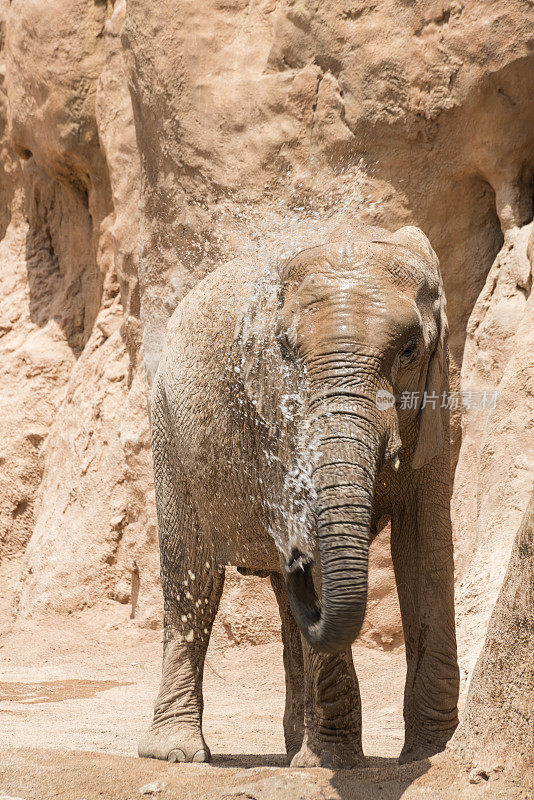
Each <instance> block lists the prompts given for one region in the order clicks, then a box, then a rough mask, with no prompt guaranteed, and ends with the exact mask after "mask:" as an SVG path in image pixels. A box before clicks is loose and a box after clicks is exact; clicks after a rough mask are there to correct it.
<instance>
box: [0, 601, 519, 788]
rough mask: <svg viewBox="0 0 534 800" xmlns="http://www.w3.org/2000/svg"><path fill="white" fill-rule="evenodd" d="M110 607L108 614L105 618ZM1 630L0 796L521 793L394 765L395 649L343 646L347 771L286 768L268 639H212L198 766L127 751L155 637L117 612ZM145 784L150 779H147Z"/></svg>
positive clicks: (428, 764) (146, 699)
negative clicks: (349, 743)
mask: <svg viewBox="0 0 534 800" xmlns="http://www.w3.org/2000/svg"><path fill="white" fill-rule="evenodd" d="M111 613H113V612H111V611H110V614H111ZM104 618H105V619H106V621H105V623H104V624H102V615H100V617H99V618H97V617H95V616H91V615H87V614H86V615H85V617H83V618H77V619H75V618H71V619H68V620H61V621H59V622H58V623H57V624H53V623H50V622H48V623H46V624H44V623H42V624H37V623H36V622H28V623H26V624H25V626H24V627H22V628H21V627H20V626H17V629H16V630H15V629H10V628H9V626H7V627H5V629H4V631H3V633H2V636H1V638H0V659H1V667H0V800H4V797H9V798H23V800H48V799H49V798H50V799H51V798H61V800H63V799H64V800H93V799H94V800H96V799H97V798H98V800H102V799H103V798H104V800H127V799H130V800H131V799H133V798H140V797H142V796H143V795H142V794H141V789H142V787H143V786H146V785H147V784H156V785H154V786H152V787H151V788H152V789H153V790H159V791H154V792H153V793H152V794H146V795H145V796H146V797H151V796H152V797H157V798H161V800H171V798H191V799H192V800H195V799H196V798H199V799H200V798H202V799H203V800H204V798H205V799H206V800H208V799H210V798H214V800H215V798H216V799H217V800H222V798H230V797H236V798H250V799H251V800H253V799H254V798H256V799H257V800H268V799H269V798H271V797H272V798H275V797H276V798H291V799H292V798H295V800H300V798H320V800H341V799H345V798H346V800H350V799H351V798H354V800H356V798H362V800H366V799H367V798H384V800H393V799H395V800H396V799H397V798H412V797H413V798H432V800H434V799H435V798H437V800H440V798H443V800H448V798H451V800H452V798H460V800H464V798H465V800H469V798H471V797H476V798H503V800H504V799H505V798H506V800H511V798H516V797H517V798H527V797H531V796H532V795H530V794H528V792H527V790H526V789H522V788H521V787H520V786H519V785H516V784H514V782H513V780H512V776H505V775H502V774H495V775H493V776H491V778H490V780H489V781H483V782H482V783H481V784H470V783H469V781H468V779H467V772H466V771H465V769H461V768H460V767H459V765H458V764H456V763H455V762H454V761H453V760H452V757H451V756H450V755H448V754H445V755H441V756H437V757H435V758H433V759H432V760H430V761H422V762H418V763H417V764H414V765H409V766H406V767H402V768H400V767H398V766H397V764H396V761H395V758H396V756H397V755H398V753H399V751H400V749H401V746H402V735H403V726H402V710H401V703H402V689H403V681H404V654H403V652H402V651H401V652H389V653H384V652H381V651H377V650H370V649H367V648H364V647H362V646H356V647H355V648H354V659H355V664H356V670H357V673H358V676H359V679H360V685H361V693H362V704H363V718H364V750H365V753H366V755H367V756H368V757H369V768H368V769H366V770H360V771H337V772H333V771H331V770H324V769H319V770H290V769H288V768H286V767H285V758H284V746H283V735H282V722H281V720H282V714H283V704H284V676H283V666H282V653H281V646H280V645H278V644H268V645H262V646H255V647H248V648H238V647H233V648H228V647H223V646H222V645H221V643H220V642H219V643H217V641H215V642H214V645H213V646H212V647H211V648H210V651H209V654H208V659H207V663H206V672H205V725H204V731H205V736H206V739H207V741H208V743H209V745H210V747H211V750H212V753H213V755H214V758H213V762H212V764H211V765H201V764H190V765H175V764H174V765H171V764H166V763H163V762H155V761H152V760H145V759H138V758H137V757H136V755H135V754H136V742H137V738H138V736H139V734H140V733H141V732H142V731H143V730H144V728H145V727H146V726H147V725H148V723H149V721H150V718H151V712H152V704H153V701H154V697H155V694H156V691H157V686H158V680H159V674H160V657H161V634H160V632H158V631H150V630H141V629H139V628H138V627H137V625H136V624H135V622H131V621H129V620H127V619H124V618H121V619H118V620H117V619H111V620H109V618H106V617H104ZM149 788H150V787H149Z"/></svg>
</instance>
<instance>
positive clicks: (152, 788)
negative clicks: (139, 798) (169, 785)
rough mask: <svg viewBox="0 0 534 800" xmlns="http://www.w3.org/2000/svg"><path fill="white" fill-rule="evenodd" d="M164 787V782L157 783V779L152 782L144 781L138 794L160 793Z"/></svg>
mask: <svg viewBox="0 0 534 800" xmlns="http://www.w3.org/2000/svg"><path fill="white" fill-rule="evenodd" d="M164 787H165V784H164V783H158V782H157V781H154V783H146V784H145V785H144V786H141V788H140V789H139V792H140V794H160V792H162V791H163V789H164Z"/></svg>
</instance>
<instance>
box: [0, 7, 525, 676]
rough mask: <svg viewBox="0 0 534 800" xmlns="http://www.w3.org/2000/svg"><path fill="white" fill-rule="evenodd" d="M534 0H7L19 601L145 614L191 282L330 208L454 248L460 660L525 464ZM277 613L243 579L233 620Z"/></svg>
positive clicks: (5, 405)
mask: <svg viewBox="0 0 534 800" xmlns="http://www.w3.org/2000/svg"><path fill="white" fill-rule="evenodd" d="M533 16H534V14H533V11H532V8H531V6H530V4H529V3H528V2H526V0H525V2H522V1H521V0H519V1H516V2H510V0H494V2H491V3H490V2H480V0H461V2H458V1H457V0H451V1H450V2H449V0H433V1H432V2H430V3H429V2H422V1H421V2H419V1H418V0H415V1H414V2H407V0H385V2H383V3H380V4H377V3H374V2H372V1H371V0H326V2H319V0H250V1H249V2H247V1H246V0H210V2H206V3H200V2H199V3H190V2H184V0H157V1H156V0H128V2H127V3H125V2H124V0H116V2H112V1H111V0H108V2H106V1H105V0H99V2H96V0H95V2H89V1H88V0H47V2H44V0H40V1H39V2H35V0H12V2H11V3H9V2H8V1H7V0H1V2H0V20H1V44H2V56H1V58H2V71H1V77H2V84H1V95H0V97H1V108H0V111H1V113H2V118H1V123H0V147H1V153H2V157H1V170H2V172H1V178H2V183H1V191H0V233H1V234H2V237H3V238H2V240H1V242H0V252H1V253H2V255H3V259H4V261H3V263H4V269H3V271H2V275H1V277H0V281H1V284H2V300H1V305H0V334H1V338H0V349H1V353H2V360H1V364H2V370H3V378H4V380H3V381H2V387H1V389H0V405H1V406H2V412H3V419H5V420H6V423H5V428H4V437H3V442H2V452H1V454H0V455H1V458H2V459H3V461H2V476H1V481H0V500H1V503H2V506H1V510H0V518H1V524H2V530H1V533H0V548H1V555H2V558H3V561H2V566H1V567H0V570H1V571H2V575H3V576H4V577H5V586H6V587H7V588H6V590H5V594H6V600H7V601H9V600H10V598H11V596H12V595H14V597H15V601H14V608H15V611H16V614H17V615H18V616H19V618H24V617H26V616H30V615H38V614H42V613H62V614H64V613H72V612H75V611H79V610H81V609H83V608H84V607H87V606H92V605H99V604H100V605H102V606H103V607H106V608H108V610H109V613H110V614H111V613H113V611H112V610H113V609H114V608H116V604H129V606H130V610H129V612H128V613H129V614H131V615H132V616H133V617H134V618H135V619H137V620H138V622H139V623H140V624H142V625H155V624H157V620H158V618H159V609H160V597H159V588H158V579H157V573H158V554H157V535H156V525H155V514H154V503H153V489H152V485H151V468H150V454H149V426H148V419H147V413H146V402H145V377H146V381H147V383H148V386H150V384H151V380H152V377H153V375H154V372H155V369H156V366H157V363H158V359H159V355H160V353H161V347H162V338H163V332H164V329H165V324H166V321H167V319H168V318H169V316H170V314H171V313H172V311H173V309H174V308H175V306H176V304H177V303H178V301H179V300H180V298H181V297H183V295H184V294H185V292H186V291H187V290H188V289H189V288H190V287H191V286H192V285H194V283H195V282H196V281H198V280H199V278H200V277H202V276H203V275H204V274H206V273H207V272H209V271H210V270H211V269H213V268H214V267H215V266H216V265H217V264H219V263H221V262H222V261H224V260H227V259H229V258H232V257H233V256H235V255H236V254H238V253H239V254H243V253H249V254H250V257H251V258H253V259H255V260H257V262H258V264H261V263H263V262H264V260H265V259H267V258H268V257H269V256H270V254H272V253H273V252H276V253H280V252H282V253H286V254H290V253H292V252H295V251H296V250H297V249H298V248H300V247H302V246H304V245H306V244H310V243H314V242H318V241H320V240H321V239H323V238H324V237H325V236H326V235H328V234H330V233H331V232H332V231H333V230H334V229H335V228H336V227H337V226H339V225H341V224H347V223H348V224H351V223H353V222H364V223H370V224H377V225H382V226H384V227H387V228H390V229H395V228H396V227H398V226H400V225H403V224H415V225H418V226H420V227H421V228H422V229H423V230H424V231H425V232H426V233H427V235H428V236H429V238H430V240H431V242H432V244H433V246H434V248H435V249H436V251H437V253H438V256H439V258H440V263H441V268H442V272H443V276H444V282H445V288H446V292H447V296H448V314H449V325H450V331H451V335H450V349H451V369H452V380H453V388H454V389H456V390H460V389H462V390H464V391H468V390H476V391H479V392H480V391H484V390H487V391H488V392H490V393H491V392H493V391H496V390H497V391H498V392H499V395H498V400H497V403H496V407H495V408H494V409H493V408H485V409H481V410H475V409H470V408H461V407H460V408H458V409H456V410H454V409H453V465H452V467H453V469H454V468H455V467H456V463H457V464H458V465H457V468H456V471H455V482H454V495H453V512H454V528H455V537H456V552H457V587H458V589H457V603H458V622H459V644H460V656H461V664H462V668H463V675H464V677H465V678H466V679H468V678H469V676H470V675H471V671H472V668H473V665H474V663H475V660H476V658H477V656H478V654H479V653H480V650H481V647H482V644H483V640H484V636H485V632H486V628H487V624H488V621H489V618H490V615H491V613H492V609H493V607H494V605H495V602H496V600H497V597H498V595H499V592H500V590H501V586H502V582H503V578H504V574H505V572H506V569H507V566H508V563H509V559H510V552H511V549H512V544H513V541H514V538H515V536H516V532H517V530H518V528H519V525H520V522H521V520H522V518H523V515H524V512H525V509H526V506H527V502H528V498H529V496H530V493H531V487H532V475H533V472H534V470H533V466H534V465H533V463H532V461H533V458H534V455H533V452H532V449H531V447H532V435H531V433H532V427H533V424H534V408H533V401H532V383H533V380H534V376H533V373H534V369H533V360H534V359H533V351H534V348H533V347H532V331H533V325H532V317H533V308H532V298H531V282H532V280H531V264H532V259H533V256H534V245H533V244H532V239H531V229H532V200H533V192H532V188H533V187H532V177H533V174H534V104H533V103H532V101H531V97H532V96H534V69H533V56H532V52H533V39H534V34H533V30H534V27H533V26H532V25H531V24H528V21H529V20H533ZM529 242H530V244H529ZM145 371H146V375H145ZM529 433H530V438H529ZM371 563H372V566H371V587H370V598H369V610H368V615H367V620H366V627H365V630H364V632H363V637H364V639H365V640H366V641H367V642H368V643H369V644H374V645H377V646H381V647H384V648H391V647H396V646H398V645H399V644H400V643H401V641H402V634H401V630H400V621H399V615H398V610H397V607H396V595H395V589H394V582H393V578H392V571H391V568H390V564H389V556H388V541H387V532H385V534H384V535H382V536H381V537H379V539H378V540H377V541H376V543H375V544H374V545H373V552H372V558H371ZM245 609H246V614H245V612H244V610H245ZM244 617H246V619H247V625H246V626H244V625H243V618H244ZM277 628H278V622H277V620H276V613H275V612H274V610H273V605H272V595H271V593H270V590H269V589H268V588H267V587H266V584H265V582H262V581H261V580H260V579H250V578H247V579H240V578H238V577H237V576H236V575H235V574H232V576H231V580H230V583H229V588H228V591H227V592H226V595H225V599H224V601H223V604H222V608H221V614H220V623H219V632H221V633H224V636H225V637H226V640H230V641H232V642H238V641H243V640H246V641H257V640H258V637H260V638H264V637H265V636H267V637H271V636H276V635H277ZM245 630H246V631H248V633H245Z"/></svg>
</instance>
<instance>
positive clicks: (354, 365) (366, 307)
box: [241, 227, 447, 652]
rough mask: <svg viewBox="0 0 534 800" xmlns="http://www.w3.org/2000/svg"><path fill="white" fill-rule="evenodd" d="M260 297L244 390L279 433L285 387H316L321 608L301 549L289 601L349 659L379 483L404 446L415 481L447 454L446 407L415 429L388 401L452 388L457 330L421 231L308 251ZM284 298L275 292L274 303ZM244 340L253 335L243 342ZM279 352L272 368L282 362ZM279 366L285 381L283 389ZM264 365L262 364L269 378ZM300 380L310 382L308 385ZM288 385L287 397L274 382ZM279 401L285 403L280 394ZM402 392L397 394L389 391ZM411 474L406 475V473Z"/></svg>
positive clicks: (305, 419)
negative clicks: (409, 443)
mask: <svg viewBox="0 0 534 800" xmlns="http://www.w3.org/2000/svg"><path fill="white" fill-rule="evenodd" d="M268 284H269V286H270V287H271V288H270V290H269V291H267V292H265V291H260V292H259V293H258V298H256V299H255V301H254V303H253V309H254V310H252V311H251V312H250V313H249V316H248V323H247V325H246V326H245V328H246V331H247V333H246V335H244V336H242V340H241V341H242V347H243V351H242V352H243V364H244V379H245V385H246V387H247V391H248V392H249V395H250V396H251V398H252V399H253V401H254V403H255V405H256V407H257V409H258V412H259V414H260V415H261V416H263V418H264V419H265V420H266V421H269V419H270V420H271V421H272V420H273V419H274V417H275V416H276V412H277V409H278V408H279V406H280V392H279V388H280V386H279V384H280V383H282V384H283V383H284V380H285V381H286V390H287V384H288V383H289V384H291V380H292V376H296V375H302V374H304V375H305V382H304V384H301V385H305V387H306V390H305V395H306V397H305V399H304V400H303V407H302V409H301V412H300V413H301V415H302V420H301V422H302V424H303V425H304V427H305V429H306V437H305V438H306V443H307V444H306V447H307V455H308V463H309V465H310V470H309V478H310V481H311V485H312V488H313V492H312V495H311V496H312V497H313V500H312V501H311V502H312V504H313V517H314V519H315V527H316V533H317V542H318V549H319V553H320V568H321V600H319V599H318V597H317V593H316V591H315V587H314V584H313V578H312V553H311V552H303V550H302V549H301V548H300V547H297V546H292V545H291V543H289V546H288V549H287V551H286V553H285V560H286V564H285V568H286V582H287V590H288V595H289V599H290V603H291V608H292V610H293V614H294V616H295V618H296V620H297V623H298V625H299V627H300V629H301V631H302V633H303V635H304V636H305V637H306V639H307V640H308V641H309V642H310V644H311V645H312V646H314V647H315V648H317V649H319V650H324V651H328V652H335V651H338V650H341V649H343V648H346V647H347V646H349V645H350V644H351V643H352V642H353V641H354V639H355V638H356V637H357V635H358V633H359V631H360V628H361V625H362V622H363V618H364V614H365V607H366V600H367V571H368V551H369V543H370V531H371V514H372V505H373V496H374V490H375V483H376V480H377V476H378V474H379V472H380V470H381V468H382V467H383V466H385V465H386V464H387V463H388V462H390V463H391V464H392V466H393V467H394V468H395V469H397V468H398V465H399V461H398V459H399V452H400V450H401V446H402V445H403V444H406V443H405V442H402V441H401V433H402V436H403V438H404V437H406V439H410V440H411V439H412V438H413V443H414V444H413V447H411V449H410V448H408V449H406V448H404V449H403V451H402V455H403V459H407V458H409V459H410V462H411V463H410V469H419V468H421V467H422V466H424V464H426V463H427V462H429V461H430V460H431V459H432V458H434V456H436V455H437V454H438V453H439V452H440V451H441V449H442V439H443V433H442V428H441V412H440V409H439V403H428V404H427V405H426V407H425V408H424V409H420V408H416V409H415V410H414V411H413V412H412V414H411V418H410V413H409V412H408V419H404V420H402V419H401V424H400V425H399V413H400V412H399V411H398V410H397V408H396V407H395V406H394V405H387V403H386V404H385V405H386V407H385V408H384V404H383V403H381V402H378V403H377V397H378V398H379V399H380V398H381V397H382V398H383V397H385V398H387V397H388V396H390V395H393V394H395V395H397V396H398V395H399V393H400V392H417V393H418V397H419V401H420V399H421V398H422V397H423V393H424V392H425V391H426V392H427V393H428V394H429V395H432V396H436V397H439V396H440V394H441V392H442V390H443V389H444V380H445V370H446V364H445V350H446V344H445V342H446V333H447V321H446V316H445V299H444V295H443V287H442V282H441V277H440V273H439V267H438V261H437V257H436V255H435V253H434V251H433V250H432V248H431V246H430V244H429V242H428V240H427V238H426V237H425V236H424V234H423V233H422V232H421V231H419V230H418V229H417V228H412V227H406V228H402V229H400V230H399V231H397V232H396V233H395V234H392V235H391V234H386V235H383V234H382V235H380V236H379V237H378V236H375V237H373V236H372V235H371V236H369V234H367V237H366V240H365V241H362V240H361V239H348V240H346V241H334V242H330V243H328V244H326V245H324V246H320V247H314V248H311V249H309V250H305V251H303V252H301V253H299V254H298V255H297V256H295V257H294V258H292V259H291V260H289V261H288V262H286V263H285V264H284V265H283V266H282V267H281V268H280V269H279V270H278V271H277V274H276V277H275V279H274V281H272V282H271V283H269V282H268ZM269 292H270V293H269ZM242 333H243V331H242ZM269 351H271V352H275V351H276V353H277V354H278V355H277V356H274V357H273V358H274V360H273V359H271V360H270V359H269V358H268V355H267V354H268V352H269ZM276 358H278V359H279V364H282V365H283V367H280V369H282V370H283V371H284V374H285V378H284V376H283V375H282V378H280V377H279V378H276V379H273V375H275V374H276V366H273V365H274V362H275V361H276ZM260 365H261V366H260ZM295 380H296V378H295ZM277 382H278V388H277V389H273V384H276V383H277ZM277 392H278V395H277ZM386 392H387V393H389V395H388V394H384V393H386ZM405 467H406V465H405V464H403V468H405Z"/></svg>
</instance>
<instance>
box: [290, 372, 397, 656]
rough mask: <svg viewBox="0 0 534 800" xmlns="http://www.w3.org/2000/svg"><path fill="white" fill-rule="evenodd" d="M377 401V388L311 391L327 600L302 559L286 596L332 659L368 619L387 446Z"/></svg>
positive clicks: (294, 564) (294, 563) (293, 562)
mask: <svg viewBox="0 0 534 800" xmlns="http://www.w3.org/2000/svg"><path fill="white" fill-rule="evenodd" d="M313 388H314V386H313V382H312V390H313ZM375 398H376V389H373V390H372V391H369V389H368V388H367V389H366V391H365V393H362V392H359V391H347V390H344V391H339V389H335V390H334V391H332V389H330V390H328V389H327V388H325V387H324V385H323V388H322V391H321V392H319V393H317V392H313V391H312V401H311V413H312V429H313V430H312V438H311V441H312V450H314V451H315V457H314V466H313V469H312V485H313V487H314V490H315V494H316V502H315V515H316V525H317V537H318V544H319V553H320V560H321V600H320V601H319V599H318V597H317V593H316V591H315V587H314V584H313V578H312V562H311V561H310V560H309V559H308V558H306V557H304V556H302V555H301V554H300V553H296V552H295V553H294V554H293V557H292V559H290V561H289V563H288V564H287V591H288V596H289V601H290V604H291V608H292V611H293V614H294V616H295V619H296V621H297V623H298V625H299V628H300V630H301V632H302V634H303V635H304V637H305V638H306V639H307V641H308V642H309V643H310V644H311V645H312V646H313V647H314V648H315V649H317V650H322V651H325V652H329V653H334V652H339V651H340V650H343V649H345V648H347V647H350V645H351V644H352V642H353V641H354V640H355V639H356V637H357V636H358V634H359V632H360V629H361V626H362V623H363V619H364V616H365V607H366V602H367V574H368V557H369V543H370V529H371V513H372V505H373V494H374V487H375V480H376V476H377V473H378V470H379V468H380V464H381V463H382V458H383V453H384V450H385V446H386V444H387V442H386V439H387V430H386V427H385V426H384V424H383V420H382V419H381V416H380V414H379V412H378V410H377V407H376V402H375Z"/></svg>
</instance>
